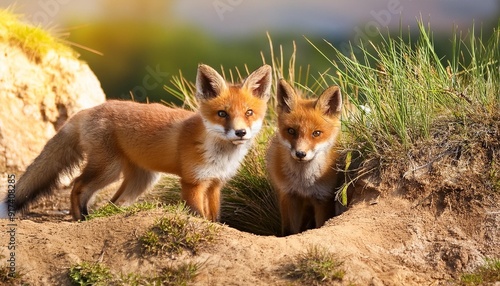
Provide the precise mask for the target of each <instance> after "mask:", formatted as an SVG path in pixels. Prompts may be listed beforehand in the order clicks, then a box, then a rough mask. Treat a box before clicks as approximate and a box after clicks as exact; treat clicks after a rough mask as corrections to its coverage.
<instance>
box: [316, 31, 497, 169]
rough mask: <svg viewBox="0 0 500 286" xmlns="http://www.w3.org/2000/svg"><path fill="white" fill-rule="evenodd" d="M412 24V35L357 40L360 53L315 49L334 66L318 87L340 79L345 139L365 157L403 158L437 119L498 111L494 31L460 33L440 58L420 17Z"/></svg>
mask: <svg viewBox="0 0 500 286" xmlns="http://www.w3.org/2000/svg"><path fill="white" fill-rule="evenodd" d="M499 27H500V26H499ZM419 28H420V30H419V34H418V35H416V38H417V39H418V40H416V41H413V38H412V37H411V36H408V38H403V36H400V37H388V36H384V35H382V34H381V35H380V37H379V40H380V42H379V43H378V44H375V43H373V42H363V43H361V46H360V47H359V50H360V51H361V54H360V55H356V54H354V53H351V54H350V55H344V54H342V53H341V52H340V51H339V50H338V49H337V48H335V47H334V46H333V45H331V50H329V51H325V50H319V49H318V51H319V52H320V53H322V54H323V55H324V56H325V60H328V61H330V62H331V64H332V68H333V70H334V71H335V73H330V74H327V75H324V76H323V80H324V85H329V84H331V83H336V84H339V85H340V86H341V87H342V91H343V92H344V94H345V95H346V102H348V104H350V106H346V107H348V108H347V111H348V113H347V114H346V116H345V119H346V120H344V126H345V127H346V128H345V131H346V132H345V133H347V134H348V135H349V136H350V137H351V139H352V141H351V142H350V143H349V144H350V146H351V147H355V148H358V149H362V151H363V153H364V154H365V155H367V156H375V157H378V158H386V159H388V160H390V159H392V158H390V157H401V156H402V157H404V155H405V152H406V151H408V149H409V148H411V146H413V144H415V143H416V142H419V141H421V140H426V139H429V137H430V135H431V129H432V127H433V126H434V124H435V123H436V121H438V120H441V119H442V118H454V119H455V120H459V121H460V120H464V119H466V118H467V117H468V116H470V115H471V114H477V113H481V114H484V115H485V116H495V114H498V107H499V102H500V100H499V99H500V85H499V84H498V82H499V80H500V71H499V69H498V65H499V60H500V46H499V41H500V34H499V31H498V29H497V30H496V31H495V33H494V35H493V36H492V38H491V39H489V40H483V39H481V38H480V37H477V35H475V34H474V33H473V32H470V33H469V34H468V38H466V39H465V40H460V39H463V38H465V37H464V36H463V35H459V36H457V37H456V38H454V39H453V41H452V50H453V51H454V52H453V54H452V55H448V56H447V57H446V58H440V57H439V56H438V55H437V54H436V52H435V50H434V43H433V40H432V33H431V31H430V28H428V27H425V26H424V24H423V23H422V22H419ZM471 31H474V29H472V30H471ZM460 36H462V37H460ZM311 44H313V43H311ZM313 45H314V44H313ZM331 59H335V61H333V60H331ZM366 108H369V110H370V112H368V113H367V112H365V110H366Z"/></svg>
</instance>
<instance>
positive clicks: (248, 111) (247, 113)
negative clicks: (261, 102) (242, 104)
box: [245, 109, 253, 117]
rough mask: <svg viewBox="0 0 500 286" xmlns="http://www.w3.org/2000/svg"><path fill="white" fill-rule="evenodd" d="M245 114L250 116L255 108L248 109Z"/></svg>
mask: <svg viewBox="0 0 500 286" xmlns="http://www.w3.org/2000/svg"><path fill="white" fill-rule="evenodd" d="M245 115H246V116H247V117H248V116H252V115H253V110H251V109H249V110H247V112H246V113H245Z"/></svg>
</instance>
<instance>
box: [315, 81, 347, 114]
mask: <svg viewBox="0 0 500 286" xmlns="http://www.w3.org/2000/svg"><path fill="white" fill-rule="evenodd" d="M315 108H316V109H319V110H321V112H323V113H324V114H325V115H328V116H334V115H339V114H340V111H342V94H341V93H340V88H339V87H338V86H331V87H329V88H327V89H326V90H325V91H324V92H323V93H322V94H321V95H320V96H319V98H318V100H316V104H315Z"/></svg>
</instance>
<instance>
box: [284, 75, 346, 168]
mask: <svg viewBox="0 0 500 286" xmlns="http://www.w3.org/2000/svg"><path fill="white" fill-rule="evenodd" d="M277 99H278V136H279V139H280V142H281V144H283V145H284V146H285V147H286V148H288V149H289V151H290V156H291V157H292V158H293V159H295V160H297V161H299V162H308V161H311V160H312V159H314V158H315V157H316V155H318V154H319V153H322V152H323V151H327V150H330V149H331V147H333V146H334V144H335V143H336V140H337V137H338V134H339V133H340V115H341V110H342V96H341V94H340V89H339V87H338V86H332V87H329V88H327V89H326V90H325V91H324V92H323V93H322V94H321V95H320V96H319V98H317V99H315V100H314V99H309V100H308V99H302V98H300V96H299V95H298V94H297V93H296V92H295V90H294V89H293V88H292V87H291V86H290V85H289V84H288V83H287V82H286V81H285V80H283V79H281V80H280V81H279V83H278V88H277Z"/></svg>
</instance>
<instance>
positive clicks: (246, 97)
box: [196, 64, 272, 145]
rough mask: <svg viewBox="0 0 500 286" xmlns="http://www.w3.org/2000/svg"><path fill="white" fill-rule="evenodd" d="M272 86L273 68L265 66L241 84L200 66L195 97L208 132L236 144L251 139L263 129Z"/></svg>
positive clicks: (204, 66)
mask: <svg viewBox="0 0 500 286" xmlns="http://www.w3.org/2000/svg"><path fill="white" fill-rule="evenodd" d="M271 83H272V74H271V67H270V66H269V65H264V66H262V67H260V68H258V69H257V70H255V71H254V72H253V73H251V74H250V75H249V76H248V77H247V78H246V79H245V80H244V81H243V82H242V83H241V84H239V85H232V84H228V83H227V82H226V81H225V80H224V78H223V77H222V76H221V75H220V74H219V73H217V71H215V70H214V69H212V68H211V67H209V66H207V65H203V64H202V65H199V66H198V75H197V77H196V98H197V100H198V102H199V111H200V113H201V116H202V118H203V122H204V124H205V127H206V128H207V130H208V131H209V132H210V133H212V134H216V135H217V136H218V137H219V138H221V139H223V140H227V141H230V142H232V143H233V144H235V145H239V144H243V143H245V142H247V141H248V140H249V139H251V138H252V137H253V136H254V135H255V134H256V133H258V132H259V130H260V128H261V127H262V122H263V120H264V117H265V113H266V109H267V101H268V100H269V97H270V91H271Z"/></svg>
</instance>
